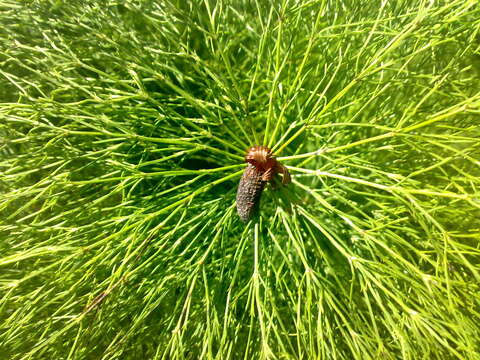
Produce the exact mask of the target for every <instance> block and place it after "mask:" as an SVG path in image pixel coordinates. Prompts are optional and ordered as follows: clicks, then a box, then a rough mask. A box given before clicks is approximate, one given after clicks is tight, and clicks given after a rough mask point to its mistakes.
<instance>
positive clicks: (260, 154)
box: [237, 146, 290, 222]
mask: <svg viewBox="0 0 480 360" xmlns="http://www.w3.org/2000/svg"><path fill="white" fill-rule="evenodd" d="M245 161H246V162H247V168H246V169H245V171H244V172H243V175H242V178H241V179H240V184H239V185H238V191H237V212H238V216H240V219H241V220H242V221H243V222H247V221H248V220H250V218H251V217H252V215H253V214H254V213H255V212H256V211H257V210H258V207H259V205H260V197H261V196H262V191H263V189H264V187H265V184H266V183H267V181H271V180H273V177H274V176H275V174H278V173H281V174H282V184H284V185H286V184H288V183H290V174H289V172H288V170H287V168H286V167H285V166H283V165H282V164H280V163H279V162H278V161H277V159H275V156H274V155H273V154H272V150H270V149H269V148H268V147H266V146H252V147H251V148H250V149H248V152H247V154H246V155H245Z"/></svg>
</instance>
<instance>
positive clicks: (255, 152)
mask: <svg viewBox="0 0 480 360" xmlns="http://www.w3.org/2000/svg"><path fill="white" fill-rule="evenodd" d="M245 161H246V162H247V163H249V164H252V165H253V166H255V167H256V168H257V169H258V170H259V171H262V172H264V171H267V170H269V169H273V168H274V167H275V165H276V163H277V160H276V159H275V157H274V156H273V154H272V150H270V149H269V148H268V147H266V146H252V147H251V148H250V149H248V151H247V154H246V155H245ZM270 171H271V170H270Z"/></svg>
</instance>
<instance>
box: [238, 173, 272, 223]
mask: <svg viewBox="0 0 480 360" xmlns="http://www.w3.org/2000/svg"><path fill="white" fill-rule="evenodd" d="M262 175H263V172H262V171H259V170H257V168H256V167H255V166H253V165H252V164H248V165H247V168H246V169H245V171H244V172H243V175H242V178H241V179H240V184H239V185H238V191H237V212H238V215H239V216H240V219H241V220H242V221H243V222H247V221H248V220H250V219H251V217H252V216H253V214H254V213H255V212H256V211H257V209H258V206H259V205H260V197H261V196H262V191H263V188H264V187H265V183H266V181H263V180H262Z"/></svg>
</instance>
